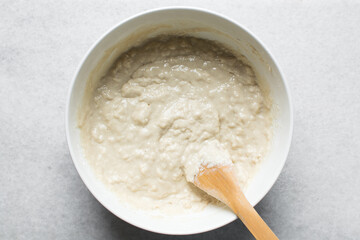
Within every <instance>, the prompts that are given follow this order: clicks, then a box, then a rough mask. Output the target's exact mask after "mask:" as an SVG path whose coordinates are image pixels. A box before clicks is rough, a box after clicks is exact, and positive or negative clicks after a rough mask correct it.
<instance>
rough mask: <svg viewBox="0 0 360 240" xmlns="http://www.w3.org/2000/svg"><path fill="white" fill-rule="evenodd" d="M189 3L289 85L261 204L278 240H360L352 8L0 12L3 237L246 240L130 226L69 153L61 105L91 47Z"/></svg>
mask: <svg viewBox="0 0 360 240" xmlns="http://www.w3.org/2000/svg"><path fill="white" fill-rule="evenodd" d="M170 5H190V6H198V7H205V8H208V9H211V10H215V11H217V12H219V13H222V14H225V15H227V16H229V17H230V18H233V19H234V20H236V21H238V22H239V23H240V24H242V25H244V26H246V27H247V28H249V29H250V30H251V31H252V32H253V33H254V34H255V35H256V36H258V37H259V38H260V39H261V40H262V41H263V42H264V43H265V45H266V46H267V47H268V48H269V50H270V51H271V52H272V53H273V55H274V56H275V58H276V59H277V60H278V62H279V64H280V66H281V67H282V69H283V71H284V73H285V76H286V78H287V80H288V82H289V84H290V88H291V92H292V97H293V104H294V109H295V112H294V113H295V118H294V126H295V128H294V137H293V143H292V147H291V150H290V154H289V157H288V160H287V163H286V165H285V168H284V170H283V172H282V174H281V175H280V177H279V179H278V181H277V182H276V184H275V185H274V187H273V188H272V189H271V191H270V192H269V193H268V194H267V195H266V197H265V198H264V199H263V200H262V201H261V202H260V203H259V204H258V205H257V207H256V209H257V210H258V211H259V213H260V214H261V215H262V216H263V217H264V218H265V220H266V221H267V222H268V223H269V225H270V226H271V227H272V228H273V230H274V232H275V233H276V234H277V235H278V236H279V237H280V239H359V236H360V26H359V24H360V2H359V1H355V0H353V1H351V0H349V1H335V0H332V1H310V0H295V1H285V0H276V1H265V0H264V1H233V0H232V1H227V0H222V1H192V0H182V1H173V0H167V1H162V0H152V1H145V0H142V1H135V0H134V1H93V0H91V1H53V2H52V3H50V1H45V0H39V1H18V0H3V1H1V3H0V16H1V21H0V239H150V240H151V239H209V240H211V239H228V240H231V239H251V235H250V234H249V232H248V231H247V230H246V229H245V227H244V226H243V225H242V223H241V222H240V221H239V220H237V221H235V222H233V223H231V224H229V225H227V226H225V227H222V228H220V229H218V230H215V231H211V232H207V233H204V234H199V235H193V236H176V237H174V236H165V235H159V234H154V233H150V232H147V231H144V230H141V229H138V228H136V227H133V226H131V225H129V224H127V223H125V222H123V221H122V220H120V219H118V218H117V217H115V216H114V215H113V214H111V213H110V212H109V211H107V210H106V209H105V208H104V207H102V205H100V204H99V203H98V202H97V200H96V199H95V198H94V197H93V196H92V195H91V194H90V192H89V191H88V190H87V188H86V187H85V185H84V184H83V182H82V181H81V179H80V177H79V176H78V174H77V172H76V170H75V167H74V165H73V163H72V160H71V158H70V155H69V151H68V147H67V143H66V139H65V130H64V110H65V102H66V95H67V91H68V87H69V84H70V81H71V79H72V77H73V75H74V73H75V70H76V68H77V66H78V64H79V62H80V60H81V59H82V57H83V56H84V54H85V53H86V51H87V50H88V49H89V47H90V46H91V45H92V44H93V43H94V42H95V41H96V40H97V39H98V38H99V37H100V36H101V35H102V34H103V33H104V32H105V31H107V30H108V29H109V28H111V27H113V26H114V25H115V24H116V23H118V22H120V21H122V20H123V19H125V18H126V17H129V16H131V15H133V14H136V13H138V12H140V11H143V10H147V9H150V8H155V7H161V6H170Z"/></svg>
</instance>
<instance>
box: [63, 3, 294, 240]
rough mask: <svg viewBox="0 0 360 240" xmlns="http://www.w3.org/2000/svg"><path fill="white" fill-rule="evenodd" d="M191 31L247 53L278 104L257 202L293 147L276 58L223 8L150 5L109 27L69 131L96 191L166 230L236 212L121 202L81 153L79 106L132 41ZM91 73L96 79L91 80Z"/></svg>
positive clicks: (196, 227) (128, 217) (145, 223)
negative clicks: (173, 210) (176, 212)
mask: <svg viewBox="0 0 360 240" xmlns="http://www.w3.org/2000/svg"><path fill="white" fill-rule="evenodd" d="M173 31H177V32H186V33H188V34H189V35H192V36H196V37H201V38H206V39H211V40H216V41H219V42H221V43H223V44H225V45H227V46H228V47H230V48H232V49H233V50H234V51H238V52H240V53H241V54H243V55H245V56H246V57H247V58H248V60H249V61H250V63H251V65H252V67H253V68H254V69H255V72H256V74H257V76H258V77H259V78H260V79H262V81H264V82H265V85H267V86H268V90H269V92H270V96H271V98H272V99H273V102H274V105H275V106H276V108H277V112H276V114H275V130H274V137H273V143H272V148H271V149H272V150H271V152H270V154H269V156H268V157H267V158H266V159H265V160H264V162H263V163H262V165H261V167H260V169H259V171H258V173H257V174H256V176H255V177H254V179H253V181H252V182H251V183H250V185H249V187H248V190H247V191H246V193H245V194H246V197H247V198H248V200H249V201H250V203H251V204H252V205H256V204H257V203H258V202H259V201H260V200H261V199H262V198H263V197H264V196H265V194H266V193H267V192H268V191H269V190H270V188H271V187H272V185H273V184H274V182H275V181H276V179H277V178H278V176H279V174H280V172H281V170H282V168H283V166H284V163H285V161H286V157H287V154H288V151H289V147H290V142H291V135H292V125H293V117H292V107H291V101H290V96H289V90H288V87H287V86H286V82H285V80H284V78H283V75H282V74H281V72H280V69H279V67H278V65H277V64H276V62H275V60H274V58H273V57H272V56H271V54H270V53H269V51H267V50H266V49H265V47H264V45H263V44H261V43H260V41H259V40H258V39H257V38H255V37H254V35H253V34H251V33H250V32H249V31H248V30H246V29H245V28H244V27H242V26H240V25H239V24H237V23H235V22H234V21H231V20H229V19H228V18H226V17H224V16H221V15H219V14H216V13H213V12H210V11H207V10H203V9H195V8H187V7H175V8H162V9H156V10H151V11H147V12H144V13H141V14H138V15H136V16H134V17H132V18H129V19H127V20H125V21H123V22H122V23H120V24H118V25H117V26H116V27H114V28H113V29H111V30H110V31H109V32H107V33H106V34H105V35H104V36H103V37H101V38H100V40H99V41H97V42H96V43H95V44H94V45H93V46H92V47H91V49H90V50H89V52H88V53H87V54H86V56H85V58H84V59H83V61H82V62H81V64H80V67H79V69H78V71H77V73H76V75H75V77H74V79H73V81H72V83H71V87H70V92H69V96H68V99H67V107H66V134H67V140H68V144H69V148H70V153H71V156H72V159H73V161H74V164H75V166H76V169H77V171H78V172H79V174H80V176H81V178H82V180H83V181H84V183H85V184H86V186H87V187H88V189H89V190H90V191H91V193H92V194H93V195H94V196H95V197H96V198H97V199H98V200H99V201H100V202H101V203H102V205H104V206H105V207H106V208H107V209H108V210H110V211H111V212H112V213H114V214H115V215H116V216H118V217H119V218H121V219H123V220H125V221H127V222H129V223H131V224H133V225H135V226H137V227H140V228H143V229H146V230H149V231H153V232H158V233H164V234H194V233H201V232H205V231H209V230H212V229H216V228H219V227H221V226H223V225H225V224H228V223H230V222H232V221H233V220H235V219H236V216H235V215H234V214H233V213H232V212H230V211H229V210H227V209H223V208H216V207H207V208H205V209H204V211H201V212H198V213H192V214H188V215H181V216H173V217H170V216H169V217H154V216H152V215H150V214H147V213H146V212H141V211H136V210H133V209H131V208H128V207H126V206H125V205H124V204H122V203H121V202H120V201H118V199H117V198H116V196H115V195H114V194H113V193H112V192H110V191H108V190H107V188H106V187H105V186H104V185H103V184H102V183H101V182H100V181H98V179H96V177H95V176H94V174H93V172H92V170H91V169H90V167H89V165H88V164H87V161H86V159H84V157H83V154H82V149H81V146H80V137H79V135H80V134H79V132H80V131H79V129H78V127H77V112H78V109H79V108H80V106H81V103H82V100H83V96H84V89H85V86H86V83H87V81H88V80H89V79H90V80H89V81H93V80H96V79H99V77H100V76H101V75H103V74H104V73H105V72H106V70H107V69H108V68H109V67H110V65H111V64H112V63H113V62H114V60H115V59H116V58H117V57H118V56H119V55H120V54H121V53H122V52H123V51H124V50H125V49H126V48H129V47H130V46H131V45H134V44H136V43H138V42H140V41H141V40H143V39H144V38H147V37H151V36H155V35H157V34H160V33H168V32H173ZM91 79H92V80H91Z"/></svg>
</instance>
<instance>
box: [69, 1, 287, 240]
mask: <svg viewBox="0 0 360 240" xmlns="http://www.w3.org/2000/svg"><path fill="white" fill-rule="evenodd" d="M168 10H185V11H195V12H196V11H198V12H202V13H207V14H210V15H214V16H215V17H219V18H222V19H224V20H226V21H228V22H230V23H232V24H234V25H236V26H237V27H238V28H240V29H242V30H243V31H244V32H246V33H247V34H248V35H250V36H251V37H252V38H253V39H254V40H255V41H257V42H258V44H259V45H260V46H261V47H262V48H263V49H264V50H265V52H266V53H267V54H268V55H269V58H270V59H271V61H273V63H274V65H275V66H276V67H277V69H278V71H279V76H280V78H281V82H282V83H283V85H284V89H285V94H286V98H287V99H288V105H289V133H288V139H289V141H288V142H287V143H286V146H284V147H283V149H284V153H286V155H285V156H286V157H285V158H284V160H283V161H282V162H281V165H279V166H280V167H279V168H278V169H279V170H278V172H276V174H275V175H276V178H274V179H273V180H272V183H271V184H270V185H269V186H268V187H267V188H266V191H264V195H263V196H262V197H261V198H259V199H258V200H257V201H255V203H254V206H256V205H257V204H258V203H259V202H260V201H261V200H262V199H263V198H264V197H265V196H266V195H267V194H268V193H269V191H270V189H271V188H272V187H273V185H274V184H275V182H276V181H277V179H278V178H279V176H280V173H281V172H282V169H283V168H284V166H285V163H286V161H287V158H288V155H289V151H290V147H291V142H292V138H293V119H294V116H293V104H292V98H291V92H290V87H289V83H288V82H287V81H286V80H285V77H284V73H283V71H282V70H281V68H280V65H279V64H278V62H277V61H276V59H275V58H274V56H273V55H272V54H271V52H270V51H269V50H268V48H267V47H266V46H265V45H264V43H263V42H262V41H260V40H259V39H258V38H257V37H256V35H255V34H253V33H252V32H251V31H250V30H249V29H247V28H246V27H244V26H242V25H241V24H239V23H238V22H236V21H235V20H232V19H231V18H229V17H227V16H225V15H223V14H221V13H218V12H215V11H212V10H209V9H205V8H199V7H191V6H167V7H159V8H153V9H150V10H146V11H142V12H139V13H137V14H135V15H132V16H130V17H127V18H125V19H124V20H122V21H120V22H119V23H117V24H115V25H114V26H113V27H111V28H110V29H109V30H107V31H106V32H105V33H104V34H103V35H101V37H100V38H98V39H97V40H96V41H95V42H94V43H93V44H92V45H91V47H90V48H89V49H88V50H87V52H86V54H85V55H84V57H83V58H82V59H81V61H80V63H79V65H78V67H77V69H76V71H75V74H74V76H73V78H72V80H71V82H70V87H69V89H68V92H67V97H66V109H65V131H66V140H67V145H68V148H69V151H70V156H71V159H72V162H73V164H74V165H75V168H76V171H77V172H78V174H79V176H80V178H81V180H82V181H83V183H84V184H85V186H86V187H87V189H88V190H89V191H90V192H91V194H92V195H93V196H94V197H95V198H96V199H97V201H99V202H100V203H101V205H102V206H104V207H105V208H106V209H107V210H108V211H110V212H111V213H112V214H114V215H115V216H117V217H118V218H120V219H122V220H123V221H125V222H127V223H129V224H131V225H133V226H136V227H138V228H141V229H144V230H147V231H150V232H155V233H160V234H168V235H190V234H198V233H204V232H208V231H211V230H215V229H218V228H221V227H223V226H225V225H227V224H229V223H231V222H233V221H234V220H236V219H237V217H236V215H234V216H233V217H231V218H229V219H228V221H224V222H223V223H222V224H219V225H217V226H216V227H212V228H211V227H210V228H209V229H205V230H204V229H199V230H198V231H191V232H190V231H189V232H184V233H179V232H171V231H167V230H166V229H164V230H162V231H158V230H154V229H151V228H148V227H147V226H142V225H140V224H138V223H137V222H136V221H133V220H132V219H124V218H123V216H120V215H121V214H119V213H117V212H114V211H112V210H111V209H110V208H109V207H108V206H106V204H104V202H103V201H101V200H100V198H99V197H98V196H97V194H95V192H94V191H93V189H91V188H90V187H88V184H87V181H86V180H85V177H84V176H83V174H81V171H79V168H80V166H79V165H80V163H79V162H78V161H75V160H74V159H75V154H74V150H73V148H74V144H73V143H72V141H71V138H70V130H69V120H70V119H69V116H70V102H71V101H70V100H71V95H72V93H73V89H74V85H75V82H76V80H77V78H78V75H79V72H80V70H81V68H82V66H83V64H84V63H85V61H86V59H87V58H88V57H89V55H90V54H91V52H92V51H93V50H94V49H95V48H96V46H97V45H98V44H99V43H100V42H101V41H102V40H103V39H104V38H105V37H106V36H107V35H109V34H110V33H111V32H113V31H114V30H115V29H116V28H118V27H119V26H121V25H122V24H124V23H126V22H128V21H131V20H133V19H135V18H138V17H140V16H143V15H147V14H151V13H157V12H163V11H168Z"/></svg>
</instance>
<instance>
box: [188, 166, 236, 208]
mask: <svg viewBox="0 0 360 240" xmlns="http://www.w3.org/2000/svg"><path fill="white" fill-rule="evenodd" d="M194 184H195V185H196V186H197V187H198V188H200V189H202V190H203V191H205V192H206V193H207V194H209V195H211V196H213V197H215V198H217V199H218V200H220V201H222V202H224V203H225V204H227V205H229V200H231V199H232V198H234V197H236V196H237V193H238V192H239V191H241V189H240V187H239V186H238V183H237V181H236V176H235V172H234V168H233V166H232V165H226V166H215V167H210V168H208V167H206V166H203V167H202V168H201V170H200V172H199V173H198V175H197V176H196V177H195V180H194Z"/></svg>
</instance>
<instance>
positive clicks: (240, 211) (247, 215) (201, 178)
mask: <svg viewBox="0 0 360 240" xmlns="http://www.w3.org/2000/svg"><path fill="white" fill-rule="evenodd" d="M233 166H234V165H233V164H227V165H215V166H210V167H207V166H204V165H202V167H201V168H200V169H199V172H198V174H197V175H196V176H195V178H194V184H195V185H196V186H197V187H199V188H200V189H202V190H203V191H205V192H206V193H208V194H209V195H211V196H213V197H215V198H217V199H219V200H220V201H222V202H223V203H225V204H226V205H227V206H229V207H230V208H231V209H232V210H233V211H234V213H235V214H236V215H237V216H238V217H239V218H240V220H241V221H242V222H243V223H244V224H245V226H246V227H247V228H248V229H249V231H250V232H251V233H252V234H253V235H254V237H255V238H256V239H258V240H265V239H266V240H272V239H278V238H277V237H276V235H275V234H274V233H273V232H272V231H271V229H270V228H269V226H268V225H267V224H266V223H265V222H264V220H263V219H262V218H261V217H260V215H259V214H258V213H257V212H256V210H255V209H254V208H253V207H252V206H251V204H250V203H249V201H248V200H247V199H246V198H245V195H244V193H243V192H242V191H241V189H240V187H239V186H238V184H237V181H236V176H235V174H234V169H233Z"/></svg>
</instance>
